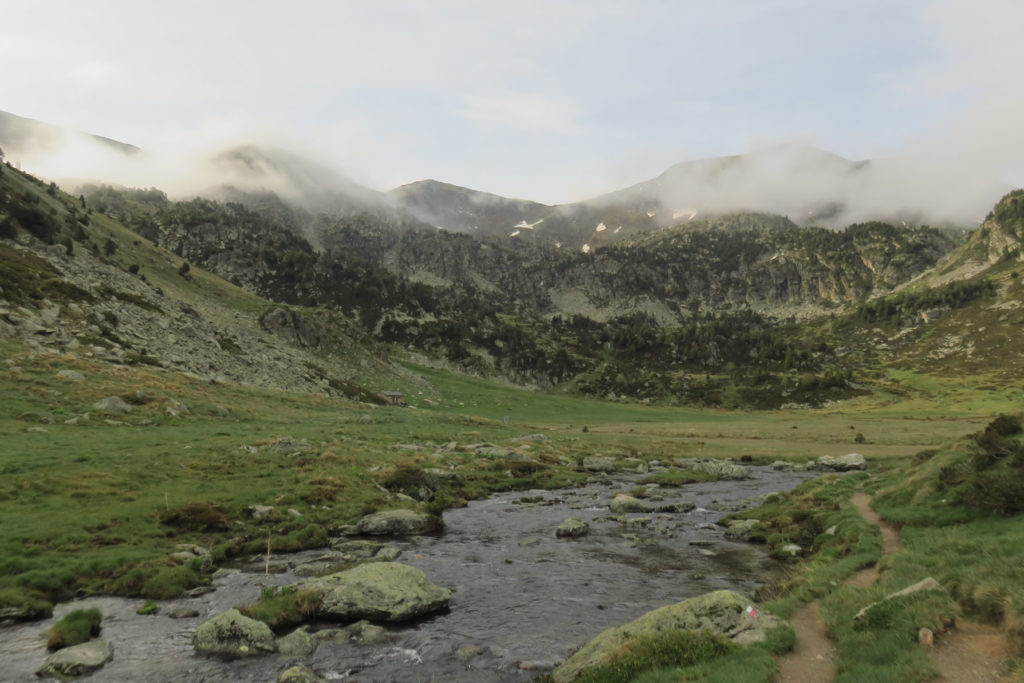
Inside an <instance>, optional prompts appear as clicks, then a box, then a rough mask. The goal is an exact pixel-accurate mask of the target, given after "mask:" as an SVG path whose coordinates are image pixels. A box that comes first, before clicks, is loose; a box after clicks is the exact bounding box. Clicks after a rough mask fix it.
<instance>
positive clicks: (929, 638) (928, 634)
mask: <svg viewBox="0 0 1024 683" xmlns="http://www.w3.org/2000/svg"><path fill="white" fill-rule="evenodd" d="M917 642H919V643H921V644H922V645H927V646H928V647H931V646H933V645H935V634H934V633H933V632H932V630H931V629H930V628H922V629H919V630H918V632H917Z"/></svg>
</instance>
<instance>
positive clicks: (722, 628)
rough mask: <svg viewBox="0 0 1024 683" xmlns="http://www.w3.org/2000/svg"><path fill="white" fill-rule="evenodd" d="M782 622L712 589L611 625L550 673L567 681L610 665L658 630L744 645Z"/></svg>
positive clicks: (735, 596) (557, 680) (557, 679)
mask: <svg viewBox="0 0 1024 683" xmlns="http://www.w3.org/2000/svg"><path fill="white" fill-rule="evenodd" d="M783 623H785V622H784V621H783V620H782V619H779V618H778V617H776V616H774V615H771V614H764V613H762V612H761V611H760V609H759V608H758V607H757V606H756V605H754V603H753V602H751V601H750V600H749V599H747V598H745V597H743V596H742V595H740V594H739V593H735V592H733V591H725V590H723V591H715V592H713V593H707V594H705V595H700V596H698V597H696V598H690V599H689V600H684V601H682V602H680V603H676V604H675V605H669V606H667V607H662V608H661V609H656V610H654V611H653V612H648V613H647V614H645V615H643V616H642V617H640V618H639V619H637V620H635V621H631V622H629V623H628V624H626V625H624V626H619V627H616V628H610V629H608V630H607V631H604V632H602V633H601V634H600V635H598V636H597V637H596V638H594V639H593V640H591V641H590V642H589V643H587V644H586V645H584V646H583V647H581V648H580V649H579V650H577V651H576V653H575V654H574V655H573V656H572V657H570V658H569V659H568V660H566V661H565V662H564V663H563V664H562V665H561V666H559V667H558V668H557V669H555V670H554V671H553V672H552V673H551V680H552V681H554V683H569V681H574V680H576V679H577V678H579V676H580V675H581V674H582V673H583V672H584V671H586V670H587V669H590V668H592V667H595V666H601V665H603V664H609V663H611V662H613V661H614V660H615V659H616V658H617V657H619V656H621V654H622V652H623V651H624V650H625V649H626V648H627V647H628V644H629V643H630V641H632V640H634V639H636V638H639V637H641V636H644V635H647V634H650V633H657V632H659V631H676V630H692V631H705V630H706V631H711V632H712V633H715V634H718V635H722V636H725V637H726V638H729V639H730V640H732V641H734V642H736V643H740V644H742V645H747V644H750V643H757V642H761V641H763V640H764V639H765V637H766V634H767V632H768V631H769V630H771V629H772V628H775V627H776V626H778V625H780V624H783Z"/></svg>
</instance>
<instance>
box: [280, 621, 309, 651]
mask: <svg viewBox="0 0 1024 683" xmlns="http://www.w3.org/2000/svg"><path fill="white" fill-rule="evenodd" d="M318 644H319V642H318V641H317V640H316V639H315V638H314V637H313V635H312V634H310V632H309V630H308V628H307V627H305V626H300V627H299V628H297V629H295V630H294V631H292V632H291V633H289V634H288V635H286V636H283V637H281V638H278V639H277V651H278V652H279V653H281V654H283V655H285V656H286V657H308V656H309V655H311V654H313V653H314V652H315V651H316V646H317V645H318Z"/></svg>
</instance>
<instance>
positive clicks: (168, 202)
mask: <svg viewBox="0 0 1024 683" xmlns="http://www.w3.org/2000/svg"><path fill="white" fill-rule="evenodd" d="M38 126H42V128H39V130H42V131H43V132H44V133H45V135H50V133H46V131H50V130H51V129H50V128H48V127H46V126H45V124H37V123H35V122H26V120H24V119H18V118H16V117H14V118H12V117H11V116H10V115H3V116H0V146H2V147H3V149H4V150H5V151H7V154H8V159H11V158H17V157H18V156H19V155H21V154H24V153H27V152H29V151H31V150H30V145H28V143H27V142H26V141H27V140H31V139H34V136H35V133H32V131H33V130H35V129H36V127H38ZM11 130H15V131H20V132H19V133H17V134H13V135H12V134H11V133H10V132H9V131H11ZM26 131H28V133H27V132H26ZM51 132H52V131H51ZM29 133H32V134H29ZM45 135H44V137H45ZM93 142H94V143H95V144H100V145H104V146H109V145H110V144H113V143H109V142H107V141H104V140H102V139H101V140H99V141H95V140H94V141H93ZM113 149H114V150H115V151H116V153H117V154H129V155H130V156H138V155H140V154H144V152H140V151H135V149H134V148H130V147H121V146H115V147H113ZM206 163H207V164H208V165H209V166H208V167H209V168H213V169H217V173H215V174H213V175H210V174H205V175H204V182H206V181H207V180H208V179H209V178H214V182H208V184H207V185H206V186H205V188H204V189H203V191H202V192H201V195H202V196H196V197H193V198H190V199H189V198H185V199H172V198H170V197H168V195H167V194H166V193H164V192H163V191H161V190H159V189H156V188H150V189H131V188H125V187H120V186H111V185H104V184H102V183H93V184H85V185H81V186H80V187H76V188H74V193H73V194H65V193H64V192H62V191H61V189H60V188H59V187H58V186H57V185H56V183H50V184H47V182H46V181H44V180H40V179H37V178H35V177H33V176H31V175H29V174H25V173H22V172H19V171H18V170H17V169H15V168H13V167H11V166H10V165H8V166H7V167H5V168H4V169H3V176H2V178H0V189H2V194H0V236H2V237H3V238H4V239H5V240H7V242H6V243H5V246H4V247H3V249H4V254H3V258H4V260H5V262H6V265H5V275H4V282H3V283H2V284H0V286H2V287H3V297H4V298H5V300H6V301H7V302H8V304H9V308H7V309H5V311H6V313H4V316H5V317H3V320H4V326H3V328H2V330H0V331H2V333H3V335H4V336H9V337H15V338H19V339H22V340H23V341H26V343H35V344H48V345H51V346H54V347H55V348H57V349H59V350H62V351H64V352H73V351H74V349H75V348H80V346H81V344H82V343H83V341H82V340H88V343H89V344H90V345H91V346H92V347H93V348H94V349H98V350H95V351H94V353H96V354H99V355H101V356H104V357H109V358H110V359H111V360H112V361H114V362H125V361H126V360H127V361H130V362H135V363H148V364H154V365H159V366H161V367H165V368H171V369H178V370H183V371H187V372H190V373H193V374H196V375H199V376H208V377H211V378H213V379H218V380H225V381H236V382H242V383H253V384H260V385H265V386H276V387H281V388H291V389H295V388H300V389H303V390H307V391H313V390H318V391H323V392H327V393H332V392H334V393H339V394H342V395H347V396H354V397H361V398H362V399H367V400H369V399H370V398H372V396H373V395H374V388H375V387H379V384H380V382H381V378H382V377H390V378H391V379H390V380H388V381H391V382H395V383H399V384H400V383H401V382H403V381H407V380H401V379H399V378H400V377H402V376H403V374H402V372H401V368H400V367H398V366H395V365H394V364H393V363H392V361H391V360H390V359H392V358H393V357H396V355H397V357H407V356H410V354H411V355H413V356H415V357H416V358H418V359H420V360H421V361H423V362H431V363H436V364H440V365H443V366H445V367H450V368H453V369H457V370H459V371H461V372H468V373H473V374H478V375H483V376H488V377H493V378H500V379H502V380H504V381H513V382H516V383H520V384H527V385H533V386H538V387H552V388H554V387H557V388H559V389H561V390H565V391H574V392H579V393H583V394H586V395H592V396H600V397H609V396H611V397H615V398H617V399H621V398H626V399H632V400H650V401H669V402H683V403H696V404H702V405H725V406H747V407H777V406H780V405H787V404H808V405H821V404H824V403H827V402H829V401H835V400H842V399H843V398H848V397H850V396H853V395H856V394H857V393H861V392H864V391H871V390H878V388H879V387H880V386H884V385H885V378H884V373H881V371H880V367H883V366H885V367H888V366H891V365H899V364H911V365H912V366H913V367H914V368H916V369H918V370H921V369H925V370H928V371H942V372H951V371H957V372H959V371H962V370H963V369H964V368H968V367H969V368H971V370H970V371H971V373H972V375H973V376H975V377H978V378H982V377H984V378H985V380H984V381H996V380H994V379H993V378H998V381H1005V380H1006V378H1008V377H1009V376H1010V375H1009V374H1007V373H1011V374H1012V372H1014V369H1015V368H1016V367H1017V365H1016V364H1017V361H1016V360H1015V359H1013V358H1010V357H1007V355H1006V354H1007V353H1008V349H1007V347H1006V346H1005V345H1004V344H1005V340H1006V339H1010V338H1012V332H1013V329H1014V325H1017V324H1020V320H1019V318H1020V316H1019V314H1018V311H1019V309H1020V306H1021V300H1022V297H1021V291H1020V284H1019V282H1020V281H1019V279H1018V276H1017V273H1018V271H1017V270H1016V268H1017V263H1018V261H1019V260H1020V254H1021V243H1022V239H1024V231H1022V229H1021V225H1022V223H1021V215H1022V213H1024V212H1022V210H1021V204H1022V203H1024V202H1022V199H1021V195H1020V193H1011V194H1010V195H1007V196H1006V197H1005V198H1004V199H1003V200H1002V201H1000V202H999V203H998V204H996V205H995V207H994V208H993V210H992V212H991V213H990V214H989V216H988V217H987V219H986V220H985V222H984V223H983V225H982V226H981V227H980V228H978V229H976V230H967V229H965V228H967V227H969V226H962V227H961V228H960V229H951V228H948V227H946V228H943V229H939V228H935V227H929V226H923V225H918V224H912V223H907V224H904V222H903V221H902V220H899V221H896V222H883V221H878V220H875V221H862V222H858V223H853V224H849V225H846V226H844V227H843V228H842V229H832V228H830V227H825V226H816V225H812V224H809V223H816V222H817V221H816V220H814V219H815V218H821V217H826V216H831V217H833V219H838V218H839V217H841V216H843V215H847V213H848V207H847V206H846V205H845V204H843V203H842V202H841V201H840V200H839V199H838V198H841V197H842V196H843V195H844V192H839V191H838V190H837V191H836V193H835V194H832V195H830V194H828V193H824V194H822V193H819V194H818V195H817V199H816V200H815V201H814V202H813V203H807V202H806V201H805V200H803V199H801V198H800V197H799V196H798V195H799V193H797V192H790V193H788V194H787V193H785V192H782V191H781V190H780V191H778V192H770V191H768V190H769V189H770V188H767V189H766V190H765V193H764V195H763V196H764V197H765V201H768V200H770V201H771V202H774V206H772V207H768V208H769V209H770V208H778V207H779V206H781V205H782V204H786V203H787V202H788V205H789V206H790V208H791V209H792V211H791V212H790V214H789V215H787V214H786V213H781V214H780V213H778V212H772V211H769V210H765V207H764V206H761V205H758V204H757V203H756V202H754V201H753V199H751V198H756V193H754V194H752V193H753V192H754V190H755V189H757V188H756V187H755V185H754V184H751V183H748V184H747V185H744V182H746V181H745V179H746V180H750V179H751V178H757V177H761V175H759V174H762V171H757V172H755V170H756V169H762V170H763V169H767V168H773V169H777V168H786V169H789V170H790V171H791V172H792V173H795V174H796V176H791V177H800V174H807V175H821V169H823V168H827V169H829V171H828V173H827V174H826V175H827V176H828V182H824V181H822V179H821V178H819V182H818V183H817V185H816V186H815V187H817V188H826V189H827V188H840V185H839V184H837V183H840V182H841V183H847V184H852V185H855V184H856V183H857V182H859V181H858V178H860V177H861V176H862V174H864V173H866V172H868V169H870V168H871V167H872V164H870V163H868V162H858V163H851V162H847V161H845V160H843V159H841V158H840V157H837V156H835V155H831V154H828V153H825V152H820V151H818V150H809V149H806V148H796V147H784V148H775V149H773V150H767V151H764V152H759V153H755V154H752V155H745V156H742V157H728V158H722V159H716V160H706V161H699V162H690V163H686V164H680V165H677V166H674V167H672V168H670V169H669V170H668V171H666V172H665V173H664V174H662V175H661V176H659V177H658V178H655V179H652V180H651V181H648V182H646V183H641V184H639V185H636V186H634V187H631V188H626V189H624V190H622V191H619V192H615V193H611V194H609V195H604V196H602V197H596V198H593V199H591V200H588V201H586V202H581V203H578V204H572V205H563V206H546V205H543V204H540V203H536V202H529V201H525V200H514V199H506V198H503V197H499V196H496V195H490V194H485V193H480V192H476V191H473V190H469V189H466V188H461V187H457V186H454V185H447V184H444V183H439V182H436V181H421V182H418V183H413V184H411V185H406V186H403V187H400V188H397V189H395V190H392V191H391V192H388V193H382V192H377V191H374V190H371V189H368V188H365V187H362V186H360V185H358V184H356V183H354V182H352V181H351V180H349V179H347V178H345V177H344V176H342V175H341V174H338V173H336V172H333V171H330V170H329V169H326V168H323V167H320V166H317V165H316V164H314V163H312V162H310V161H308V160H306V159H304V158H302V157H300V156H298V155H295V154H292V153H290V152H286V151H282V150H273V149H265V148H260V147H256V146H245V147H236V148H233V149H230V150H227V151H224V152H220V153H217V154H216V155H213V156H211V157H210V158H209V159H208V160H206ZM762 175H763V174H762ZM779 182H781V180H780V181H779ZM727 187H735V188H737V192H736V194H735V197H734V200H735V201H736V202H738V204H737V205H735V206H728V205H726V204H723V203H721V202H723V201H724V198H725V197H726V194H724V190H722V193H721V194H715V193H714V192H712V191H710V190H709V189H708V188H719V189H721V188H727ZM700 188H703V189H705V190H708V191H707V192H705V193H701V192H698V191H697V189H700ZM68 189H72V188H70V187H69V188H68ZM807 196H809V195H807ZM748 201H750V202H751V203H749V204H747V203H746V202H748ZM684 204H685V206H684ZM765 206H767V205H765ZM670 207H675V208H670ZM757 209H761V210H757ZM439 228H441V229H439ZM229 283H230V284H229ZM167 329H174V330H179V332H176V333H175V334H173V335H170V336H168V335H167V334H164V333H163V332H162V331H163V330H167ZM182 329H184V330H185V331H184V332H180V330H182ZM963 330H983V331H984V334H981V333H980V332H973V331H972V332H969V333H967V332H964V331H963ZM168 339H170V340H171V342H172V343H170V344H168V342H167V340H168ZM196 340H200V341H199V342H196ZM75 344H78V345H79V346H75ZM880 356H881V357H884V363H881V364H880V363H879V357H880ZM288 367H302V368H305V370H303V371H301V372H299V373H289V372H288V371H287V369H286V368H288ZM880 373H881V374H880Z"/></svg>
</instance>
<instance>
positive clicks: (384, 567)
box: [302, 562, 452, 622]
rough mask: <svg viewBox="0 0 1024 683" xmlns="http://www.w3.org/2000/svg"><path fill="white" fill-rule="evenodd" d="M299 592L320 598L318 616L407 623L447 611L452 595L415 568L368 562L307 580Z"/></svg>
mask: <svg viewBox="0 0 1024 683" xmlns="http://www.w3.org/2000/svg"><path fill="white" fill-rule="evenodd" d="M302 590H309V591H313V592H315V593H316V594H318V595H319V596H320V615H321V616H323V617H327V618H330V619H339V620H342V621H357V620H359V619H369V620H371V621H389V622H390V621H407V620H409V619H415V618H417V617H421V616H424V615H427V614H433V613H434V612H440V611H442V610H444V609H447V608H448V601H449V600H450V599H451V595H452V592H451V591H450V590H448V589H447V588H442V587H440V586H435V585H434V584H432V583H430V582H429V581H427V577H426V575H425V574H424V573H423V572H421V571H420V570H419V569H416V568H415V567H410V566H408V565H405V564H400V563H398V562H371V563H368V564H361V565H358V566H356V567H353V568H352V569H348V570H345V571H343V572H338V573H337V574H331V575H329V576H322V577H320V578H317V579H311V580H309V581H307V582H306V583H304V584H303V585H302Z"/></svg>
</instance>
